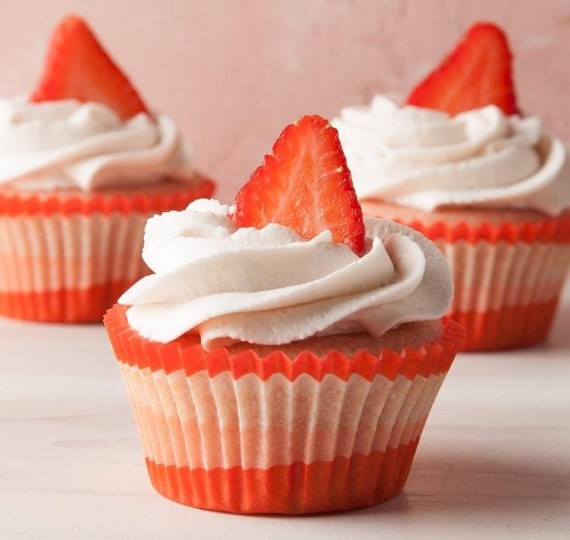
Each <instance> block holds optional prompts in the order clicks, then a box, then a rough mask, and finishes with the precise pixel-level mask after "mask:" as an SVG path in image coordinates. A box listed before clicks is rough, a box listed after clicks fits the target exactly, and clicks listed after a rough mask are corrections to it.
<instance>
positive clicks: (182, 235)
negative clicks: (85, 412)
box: [119, 200, 452, 349]
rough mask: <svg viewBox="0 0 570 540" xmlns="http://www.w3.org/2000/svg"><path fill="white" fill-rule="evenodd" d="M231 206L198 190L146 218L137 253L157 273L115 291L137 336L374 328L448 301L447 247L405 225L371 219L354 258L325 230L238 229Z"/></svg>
mask: <svg viewBox="0 0 570 540" xmlns="http://www.w3.org/2000/svg"><path fill="white" fill-rule="evenodd" d="M230 211H231V209H229V208H228V207H227V206H223V205H220V204H219V203H218V202H216V201H205V200H200V201H196V202H194V203H192V204H190V206H189V207H188V208H187V209H186V210H185V211H183V212H167V213H165V214H162V215H160V216H155V217H153V218H151V219H150V220H149V221H148V224H147V228H146V232H145V245H144V249H143V258H144V260H145V261H146V263H147V264H148V265H149V267H150V268H151V269H152V270H153V271H154V272H155V274H154V275H150V276H147V277H145V278H143V279H142V280H140V281H139V282H138V283H137V284H135V285H134V286H133V287H132V288H131V289H129V290H128V291H127V292H126V293H125V294H124V295H123V296H122V297H121V298H120V300H119V302H120V303H123V304H131V305H132V307H130V308H129V310H128V311H127V317H128V321H129V324H130V325H131V326H132V327H133V328H135V329H136V330H137V331H138V332H139V333H140V334H141V335H142V336H144V337H146V338H148V339H151V340H154V341H159V342H163V343H165V342H169V341H172V340H173V339H176V338H177V337H179V336H181V335H183V334H184V333H186V332H194V333H199V334H200V336H201V341H202V345H203V346H204V347H205V348H206V349H212V348H215V347H218V346H227V345H230V344H232V343H234V342H237V341H246V342H250V343H256V344H260V345H280V344H285V343H290V342H292V341H297V340H301V339H305V338H307V337H311V336H315V335H326V334H339V333H347V332H359V331H360V332H361V331H367V332H369V333H370V334H372V335H374V336H380V335H382V334H383V333H385V332H386V331H387V330H389V329H390V328H392V327H394V326H397V325H399V324H401V323H404V322H408V321H420V320H431V319H437V318H439V317H441V316H442V315H443V314H444V313H445V311H446V310H447V308H448V305H449V302H450V300H451V294H452V284H451V277H450V273H449V269H448V267H447V264H446V262H445V259H444V257H443V255H442V254H441V253H440V252H439V250H438V249H437V248H436V247H435V246H434V245H433V244H432V243H431V242H429V241H428V240H427V239H425V238H424V237H423V236H421V235H420V234H419V233H416V232H414V231H412V230H410V229H408V228H406V227H403V226H402V225H398V224H395V223H392V222H388V221H383V220H378V219H372V218H367V219H366V220H365V226H366V232H367V250H366V253H365V254H364V255H363V256H362V257H358V256H357V255H356V254H355V253H354V252H352V250H351V249H350V248H348V247H347V246H345V245H343V244H337V243H333V242H332V237H331V233H330V232H329V231H325V232H323V233H321V234H319V235H318V236H316V237H315V238H313V239H312V240H310V241H305V240H302V239H301V238H300V237H299V236H298V235H297V234H296V233H295V232H293V231H291V230H290V229H288V228H286V227H283V226H281V225H277V224H270V225H268V226H266V227H264V228H263V229H260V230H257V229H254V228H236V226H235V224H234V223H233V221H232V220H231V219H230V218H229V215H230Z"/></svg>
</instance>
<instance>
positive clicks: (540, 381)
mask: <svg viewBox="0 0 570 540" xmlns="http://www.w3.org/2000/svg"><path fill="white" fill-rule="evenodd" d="M0 368H1V371H0V373H1V375H0V539H2V540H15V539H18V540H20V539H35V538H38V539H40V538H41V539H57V540H63V539H67V538H81V539H105V540H110V539H115V538H117V539H131V538H132V539H153V540H154V539H179V538H180V539H182V538H184V539H196V540H208V539H222V538H223V539H228V538H229V539H231V540H240V539H247V540H257V539H263V540H265V539H271V540H281V539H305V538H307V539H325V538H326V539H332V540H334V539H343V540H349V539H352V538H358V539H359V540H366V539H369V538H370V539H372V538H375V539H376V538H391V539H399V538H422V539H429V538H438V539H440V538H454V539H456V540H458V539H463V538H489V539H495V538H511V537H513V538H533V539H534V538H536V539H550V538H565V539H568V538H570V388H569V387H570V291H567V293H566V297H565V301H564V303H563V305H562V306H561V310H560V312H559V316H558V319H557V322H556V325H555V327H554V330H553V332H552V334H551V339H550V341H549V343H548V344H547V345H544V346H541V347H538V348H535V349H532V350H526V351H517V352H511V353H503V354H469V355H467V354H461V355H459V356H458V357H457V359H456V361H455V364H454V366H453V368H452V370H451V372H450V374H449V376H448V378H447V380H446V381H445V383H444V385H443V388H442V391H441V393H440V395H439V397H438V399H437V400H436V402H435V406H434V409H433V411H432V414H431V417H430V419H429V421H428V424H427V426H426V430H425V432H424V435H423V438H422V441H421V443H420V446H419V449H418V452H417V454H416V459H415V462H414V465H413V467H412V471H411V473H410V477H409V479H408V483H407V485H406V487H405V489H404V492H403V494H401V495H399V496H398V497H396V498H395V499H393V500H391V501H389V502H387V503H384V504H382V505H379V506H376V507H374V508H371V509H367V510H359V511H353V512H348V513H341V514H332V515H322V516H310V517H300V518H299V517H247V516H236V515H230V514H220V513H215V512H206V511H201V510H195V509H192V508H188V507H184V506H181V505H178V504H176V503H173V502H171V501H169V500H167V499H164V498H162V497H161V496H159V495H158V494H156V493H155V492H154V490H153V488H152V487H151V485H150V483H149V481H148V479H147V475H146V469H145V466H144V462H143V459H142V453H141V450H140V447H139V441H138V436H137V432H136V428H135V424H134V421H133V418H132V416H131V410H130V407H129V404H128V402H127V396H126V392H125V390H124V388H123V383H122V380H121V378H120V376H119V371H118V369H117V366H116V365H115V360H114V358H113V355H112V353H111V350H110V347H109V345H108V343H107V340H106V338H105V335H104V330H103V328H102V327H101V326H53V325H49V326H48V325H36V324H25V323H18V322H13V321H7V320H2V321H0Z"/></svg>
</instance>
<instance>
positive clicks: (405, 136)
mask: <svg viewBox="0 0 570 540" xmlns="http://www.w3.org/2000/svg"><path fill="white" fill-rule="evenodd" d="M511 63H512V57H511V52H510V50H509V45H508V42H507V38H506V36H505V35H504V33H503V32H502V31H501V30H500V29H499V28H498V27H497V26H495V25H493V24H488V23H479V24H476V25H475V26H473V27H472V28H471V29H470V30H469V32H468V33H467V35H466V36H465V38H464V39H463V40H462V41H461V42H460V43H459V45H458V46H457V47H456V49H455V50H454V51H453V52H452V53H451V54H450V55H449V56H448V57H447V58H446V59H445V60H444V61H443V63H442V64H441V65H440V66H438V67H437V68H436V69H435V70H434V71H433V72H432V73H431V74H430V75H429V76H428V77H427V78H426V79H425V80H424V81H423V82H422V83H420V84H419V86H417V87H416V88H415V89H414V90H413V91H412V92H411V94H410V95H409V96H408V97H407V99H405V100H399V99H393V98H390V97H386V96H376V97H375V98H374V99H373V101H372V103H371V105H370V106H357V107H347V108H345V109H343V110H342V112H341V114H340V117H339V118H336V119H335V120H333V125H335V126H336V127H337V128H338V130H339V136H340V139H341V141H342V143H343V146H344V148H345V151H346V156H347V161H348V165H349V167H350V169H351V171H352V174H353V180H354V185H355V189H356V192H357V194H358V197H359V199H360V202H361V204H362V209H363V211H364V213H365V214H367V215H370V216H378V217H385V218H387V219H393V220H396V221H399V222H400V223H403V224H406V225H408V226H410V227H413V228H415V229H416V230H418V231H420V232H422V233H423V234H424V235H426V236H427V237H428V238H429V239H431V240H432V241H434V242H435V243H436V244H437V245H438V246H439V248H440V249H441V250H442V251H443V253H444V254H445V256H446V257H447V260H448V262H449V264H450V266H451V269H452V273H453V279H454V282H455V296H454V299H453V303H452V306H451V311H450V313H449V314H450V316H451V317H452V318H453V319H454V320H456V321H458V322H460V323H461V324H463V325H465V326H466V328H467V338H466V341H465V343H464V349H465V350H493V349H508V348H515V347H526V346H530V345H533V344H535V343H538V342H540V341H542V340H544V339H545V338H546V337H547V335H548V332H549V329H550V327H551V323H552V320H553V317H554V315H555V312H556V307H557V304H558V299H559V297H560V293H561V289H562V287H563V284H564V279H565V276H566V274H567V271H568V267H569V265H570V171H569V167H568V162H567V157H566V148H565V146H564V144H563V143H562V141H561V140H560V139H558V138H556V137H554V136H552V135H550V134H548V133H546V132H545V131H544V130H543V128H542V126H541V123H540V120H539V119H538V118H537V117H535V116H523V115H522V114H520V113H519V109H518V107H517V104H516V100H515V93H514V90H513V82H512V80H513V79H512V73H511Z"/></svg>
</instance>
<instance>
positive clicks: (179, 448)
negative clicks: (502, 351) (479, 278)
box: [105, 306, 464, 514]
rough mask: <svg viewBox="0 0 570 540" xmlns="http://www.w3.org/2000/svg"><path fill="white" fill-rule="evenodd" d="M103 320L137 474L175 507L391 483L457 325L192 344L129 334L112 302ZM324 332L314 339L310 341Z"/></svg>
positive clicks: (302, 498)
mask: <svg viewBox="0 0 570 540" xmlns="http://www.w3.org/2000/svg"><path fill="white" fill-rule="evenodd" d="M105 325H106V327H107V331H108V333H109V337H110V340H111V343H112V346H113V349H114V352H115V355H116V357H117V360H118V361H119V364H120V366H121V372H122V374H123V377H124V380H125V383H126V386H127V390H128V393H129V396H130V399H131V404H132V407H133V411H134V414H135V418H136V421H137V425H138V428H139V432H140V435H141V440H142V446H143V451H144V455H145V459H146V463H147V468H148V471H149V474H150V477H151V481H152V483H153V485H154V487H155V488H156V489H157V491H158V492H159V493H161V494H163V495H164V496H166V497H168V498H171V499H173V500H175V501H177V502H180V503H182V504H188V505H191V506H195V507H198V508H207V509H211V510H221V511H227V512H238V513H284V514H302V513H313V512H328V511H336V510H348V509H351V508H359V507H365V506H370V505H373V504H377V503H379V502H381V501H384V500H386V499H389V498H391V497H393V496H395V495H396V494H397V493H399V492H400V491H401V490H402V488H403V486H404V483H405V481H406V478H407V476H408V472H409V469H410V466H411V463H412V459H413V455H414V452H415V449H416V446H417V443H418V441H419V438H420V435H421V432H422V429H423V426H424V424H425V422H426V419H427V416H428V413H429V411H430V409H431V406H432V404H433V401H434V399H435V397H436V395H437V392H438V390H439V388H440V386H441V384H442V382H443V380H444V377H445V374H446V373H447V370H448V369H449V367H450V365H451V362H452V361H453V358H454V357H455V354H456V351H457V349H458V347H459V346H460V343H461V341H462V339H463V337H464V330H463V328H462V327H461V326H460V325H457V324H456V323H454V322H453V321H450V320H446V321H444V322H443V330H442V333H441V335H440V337H439V338H437V339H435V341H434V342H433V343H427V344H425V345H424V346H422V347H420V348H419V349H412V348H405V349H404V350H403V351H401V352H396V351H393V350H389V349H382V350H380V351H375V352H371V351H369V350H357V351H356V352H355V353H354V354H353V355H351V356H347V355H345V354H343V353H342V351H339V350H331V351H329V352H328V353H327V354H325V355H322V356H321V357H319V356H317V355H316V354H314V353H313V352H311V351H308V350H305V351H303V352H301V353H300V354H299V355H297V356H296V357H294V358H289V357H288V356H287V355H286V354H285V353H284V352H282V351H280V350H279V349H277V348H276V350H275V351H273V352H271V353H270V354H268V355H266V356H259V355H258V353H257V352H256V351H255V350H254V349H255V347H252V348H251V349H245V350H240V352H237V353H235V354H234V352H233V351H232V350H231V349H229V350H228V349H224V348H222V349H217V350H214V351H212V352H206V351H204V350H203V349H202V347H201V346H200V344H199V340H198V338H197V337H196V336H192V335H187V336H183V337H181V338H179V339H177V340H176V341H174V342H172V343H168V344H159V343H154V342H150V341H147V340H145V339H143V338H141V337H140V336H139V335H138V334H137V333H136V332H135V331H134V330H133V329H131V328H130V327H129V326H128V323H127V321H126V316H125V307H122V306H115V307H114V308H113V309H111V310H110V311H109V312H108V313H107V315H106V316H105ZM323 339H325V338H323Z"/></svg>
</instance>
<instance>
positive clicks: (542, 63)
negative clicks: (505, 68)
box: [0, 0, 570, 200]
mask: <svg viewBox="0 0 570 540" xmlns="http://www.w3.org/2000/svg"><path fill="white" fill-rule="evenodd" d="M68 12H75V13H78V14H81V15H83V16H85V17H86V18H87V19H88V20H89V21H90V22H91V23H92V25H93V27H94V28H95V30H96V31H97V33H98V34H99V36H100V37H101V38H102V41H103V42H104V44H105V45H106V46H107V48H108V49H109V51H110V52H111V53H112V55H113V56H114V58H115V59H116V60H117V61H118V62H119V63H120V64H121V65H122V66H123V67H124V68H125V70H126V71H127V72H128V73H129V75H130V76H131V78H132V79H133V80H134V81H135V82H136V85H137V86H138V88H139V89H140V91H141V93H142V94H143V96H144V97H145V99H146V101H147V102H148V103H150V104H151V106H152V107H154V108H156V109H159V110H162V111H165V112H167V113H169V114H171V115H173V116H175V118H176V119H177V121H178V123H179V125H180V126H181V128H182V130H183V132H184V133H185V135H186V136H187V138H188V139H189V141H190V142H191V144H192V147H193V148H194V155H195V160H196V163H197V165H198V166H199V167H200V168H201V169H203V170H204V171H207V172H208V173H210V174H211V175H212V176H213V177H215V178H217V179H218V180H219V181H220V182H221V184H222V185H221V189H220V192H219V195H220V198H222V199H224V200H229V199H230V198H231V197H232V196H233V194H234V192H235V190H236V189H237V188H238V187H239V186H240V185H241V184H242V183H243V182H244V181H245V179H246V178H247V177H248V176H249V173H250V172H251V171H252V170H253V169H254V168H255V167H256V166H257V165H258V164H259V163H260V161H261V158H262V155H263V154H264V153H265V152H267V151H269V149H270V148H271V145H272V143H273V141H274V139H275V138H276V136H277V135H278V133H279V132H280V130H281V129H282V127H283V126H284V125H285V124H286V123H289V122H291V121H293V120H295V119H296V118H297V117H298V116H300V115H301V114H305V113H318V114H322V115H325V116H328V117H331V116H333V115H334V114H335V113H336V112H337V111H338V109H339V108H340V107H341V106H343V105H347V104H353V103H364V102H367V101H368V100H369V99H370V97H371V96H372V95H373V94H374V93H375V92H394V91H396V92H397V91H401V92H406V91H407V90H408V89H409V88H410V87H411V85H413V83H414V82H415V81H416V80H418V78H419V77H421V76H422V75H423V74H424V73H425V72H426V71H427V70H428V69H429V68H430V67H431V66H432V65H433V64H434V63H435V62H436V61H439V59H440V58H441V57H442V55H443V54H444V53H445V51H446V50H447V49H448V48H449V47H450V46H452V44H453V43H454V42H455V41H456V40H457V39H458V37H459V36H460V34H461V33H462V32H463V31H464V30H465V29H466V28H467V27H468V26H469V25H470V24H471V23H472V22H473V21H475V20H479V19H489V20H494V21H497V22H499V23H500V24H502V25H503V26H504V27H505V28H506V29H507V31H508V33H509V34H510V37H511V43H512V47H513V50H514V52H515V55H516V64H515V77H516V82H517V87H518V94H519V103H520V105H521V106H522V108H523V110H525V111H528V112H533V113H536V114H538V115H540V116H541V117H542V118H543V119H544V121H545V123H546V125H547V127H548V128H549V129H551V130H552V131H554V132H556V133H558V134H560V135H562V136H564V137H565V138H566V139H567V140H568V139H570V124H569V122H570V99H569V97H568V86H569V85H570V62H569V60H568V56H569V53H570V2H569V1H566V0H89V1H85V0H83V1H78V0H75V1H73V0H49V1H47V0H42V1H40V0H36V1H33V0H3V1H2V7H1V8H0V61H1V64H2V72H1V73H2V76H1V77H0V95H2V96H11V95H13V94H17V93H23V92H27V91H28V90H29V89H30V88H31V86H32V85H33V84H34V83H35V80H36V78H37V76H38V74H39V70H40V66H41V63H42V58H43V54H44V50H45V44H46V40H47V38H48V36H49V34H50V32H51V29H52V27H53V26H54V25H55V24H56V22H57V21H58V20H59V19H60V18H61V17H62V16H63V15H64V14H66V13H68Z"/></svg>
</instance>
